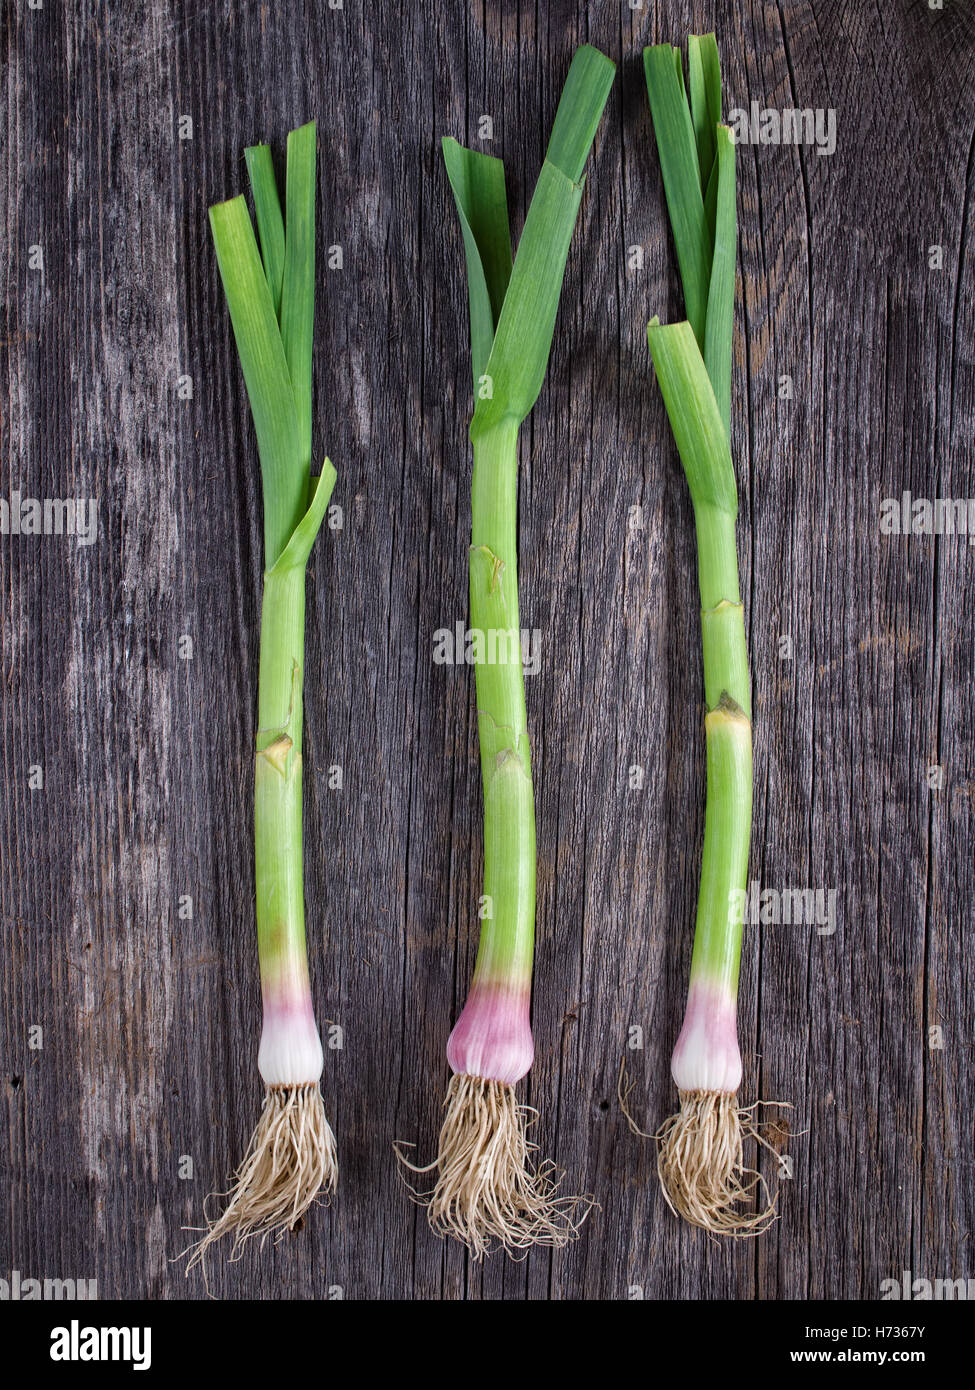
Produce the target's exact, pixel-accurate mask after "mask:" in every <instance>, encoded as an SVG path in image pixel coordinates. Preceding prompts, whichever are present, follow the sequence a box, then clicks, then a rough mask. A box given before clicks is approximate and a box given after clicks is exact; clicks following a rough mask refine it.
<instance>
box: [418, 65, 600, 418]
mask: <svg viewBox="0 0 975 1390" xmlns="http://www.w3.org/2000/svg"><path fill="white" fill-rule="evenodd" d="M614 72H615V67H614V65H613V64H612V63H611V62H610V60H609V59H608V58H606V57H605V56H604V55H603V54H602V53H599V52H598V51H597V50H596V49H594V48H590V47H589V46H588V45H584V46H583V47H582V48H580V49H579V50H578V52H577V53H576V54H575V56H574V57H573V59H572V63H571V65H570V67H569V74H568V77H567V78H566V83H565V87H564V89H563V92H562V97H561V99H560V101H559V106H558V110H557V112H556V115H555V122H554V124H553V127H552V136H551V139H550V141H549V146H548V155H547V157H546V159H545V162H544V164H543V165H542V171H541V173H540V174H539V176H538V182H537V184H536V185H535V192H534V194H533V196H532V201H531V205H530V207H529V209H528V216H527V217H526V219H525V227H524V231H523V232H522V235H521V242H520V243H519V246H518V254H517V256H516V257H515V261H514V265H513V266H512V264H511V261H510V238H509V235H508V219H507V210H506V207H505V203H504V175H503V170H502V169H501V167H500V164H499V161H497V160H493V159H488V158H487V157H486V156H484V155H478V154H477V153H476V152H475V151H472V150H465V149H464V148H463V147H462V146H460V145H458V144H457V142H456V141H454V140H445V141H444V142H443V151H444V161H445V163H446V165H447V175H448V177H449V179H450V184H451V188H452V189H453V193H454V199H455V201H456V204H457V211H458V213H459V215H460V220H461V230H462V232H463V236H464V250H465V253H466V257H467V280H468V295H469V298H470V305H471V358H472V362H473V367H474V390H475V399H476V405H475V410H474V418H473V421H472V422H471V437H472V438H473V437H474V436H475V435H476V434H481V433H483V432H484V431H486V430H489V429H491V428H492V427H493V426H494V425H496V424H498V423H499V421H501V420H503V419H513V420H515V421H517V422H518V423H520V422H521V421H522V420H523V419H524V418H525V416H526V415H527V414H528V412H529V411H530V410H531V408H532V406H533V405H534V404H535V401H536V400H537V399H538V393H539V391H540V390H541V389H542V382H543V381H544V379H545V368H546V366H547V364H548V355H549V352H550V350H551V346H552V334H553V332H554V330H555V316H556V313H557V311H558V304H559V295H560V293H561V290H562V280H563V277H564V275H565V262H566V258H567V256H568V253H569V243H570V241H571V239H572V230H573V228H574V226H575V221H576V216H577V214H578V211H579V205H580V203H581V201H582V174H583V170H584V168H585V164H586V159H587V158H588V155H589V150H590V148H591V146H592V142H593V139H594V138H595V134H596V130H597V128H598V125H599V119H600V116H601V114H602V111H603V108H604V106H605V104H606V98H607V97H608V95H609V90H610V87H611V86H612V81H613V74H614ZM489 329H490V335H491V336H490V338H489V336H488V333H489Z"/></svg>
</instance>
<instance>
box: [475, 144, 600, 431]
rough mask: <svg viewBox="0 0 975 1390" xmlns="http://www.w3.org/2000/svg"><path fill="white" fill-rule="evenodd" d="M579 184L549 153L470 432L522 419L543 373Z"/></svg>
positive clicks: (540, 177)
mask: <svg viewBox="0 0 975 1390" xmlns="http://www.w3.org/2000/svg"><path fill="white" fill-rule="evenodd" d="M581 201H582V188H581V187H580V185H579V184H578V183H574V182H573V181H572V180H571V179H569V178H567V177H566V175H565V174H563V172H562V171H561V169H557V168H556V167H555V165H554V164H549V163H548V161H546V162H545V163H544V164H543V165H542V171H541V173H540V174H539V176H538V182H537V184H536V185H535V193H534V196H533V197H532V201H531V206H530V207H529V209H528V216H527V217H526V219H525V228H524V231H523V232H522V234H521V241H520V243H519V245H518V254H517V255H516V257H515V263H514V266H513V268H512V271H511V280H510V282H509V284H508V293H507V294H506V295H505V300H504V307H503V308H502V310H501V317H500V319H499V320H498V328H497V332H496V333H495V335H494V344H493V346H492V348H491V355H490V357H489V358H488V361H487V366H486V368H485V371H484V376H485V377H486V378H487V380H486V381H485V382H484V384H483V385H482V386H481V387H479V389H478V393H477V404H476V407H475V410H474V419H473V421H472V422H471V437H472V438H473V437H474V436H475V435H476V434H478V433H481V432H483V431H485V430H488V429H490V428H492V426H494V425H496V424H497V423H498V422H499V421H500V420H502V419H505V418H509V419H513V420H515V421H517V422H518V423H519V424H520V423H521V421H522V420H524V418H525V416H526V415H527V414H528V412H529V411H530V410H531V408H532V406H533V405H534V404H535V401H536V400H537V399H538V393H539V391H541V389H542V382H543V381H544V379H545V369H546V366H547V365H548V355H549V352H550V350H551V347H552V335H553V333H554V331H555V316H556V313H557V312H558V307H559V296H560V294H561V292H562V280H563V277H564V275H565V263H566V259H567V257H568V254H569V243H570V242H571V240H572V231H573V228H574V227H575V222H576V216H577V214H578V212H579V204H580V203H581Z"/></svg>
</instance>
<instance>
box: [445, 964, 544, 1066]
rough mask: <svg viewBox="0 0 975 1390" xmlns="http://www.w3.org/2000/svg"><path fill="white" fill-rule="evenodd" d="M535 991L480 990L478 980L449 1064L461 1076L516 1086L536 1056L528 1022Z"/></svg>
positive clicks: (527, 988) (452, 1045)
mask: <svg viewBox="0 0 975 1390" xmlns="http://www.w3.org/2000/svg"><path fill="white" fill-rule="evenodd" d="M530 1002H531V986H530V985H525V986H524V987H523V988H518V987H517V986H515V987H509V986H507V985H481V984H478V983H477V982H476V981H475V983H474V985H473V987H472V989H471V992H470V994H469V995H468V997H467V1003H466V1004H465V1005H464V1009H463V1012H462V1013H461V1016H460V1018H459V1019H458V1020H457V1022H456V1023H455V1025H454V1031H453V1032H452V1033H451V1035H450V1037H449V1039H448V1040H447V1061H448V1062H449V1063H450V1067H451V1070H452V1071H453V1072H455V1073H456V1074H457V1075H460V1076H480V1077H483V1078H484V1079H485V1080H486V1081H503V1082H506V1083H507V1084H508V1085H509V1086H513V1085H514V1084H515V1082H516V1081H520V1080H521V1078H522V1077H523V1076H525V1075H526V1074H527V1073H528V1072H529V1071H530V1070H531V1064H532V1061H533V1060H534V1057H535V1044H534V1042H533V1041H532V1030H531V1025H530V1023H529V1021H528V1012H529V1005H530Z"/></svg>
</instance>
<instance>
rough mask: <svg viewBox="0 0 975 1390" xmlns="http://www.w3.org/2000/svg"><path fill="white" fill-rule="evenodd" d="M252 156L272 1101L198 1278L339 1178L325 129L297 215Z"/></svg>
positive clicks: (263, 884)
mask: <svg viewBox="0 0 975 1390" xmlns="http://www.w3.org/2000/svg"><path fill="white" fill-rule="evenodd" d="M246 159H247V168H248V173H249V177H250V182H251V189H252V192H253V195H254V204H255V210H256V214H257V225H258V230H259V233H260V238H261V253H262V254H259V252H258V247H257V240H256V238H255V235H254V229H253V226H252V224H251V219H250V215H249V213H248V211H247V204H246V202H245V200H244V198H243V197H237V198H232V199H231V200H230V201H229V202H226V203H219V204H217V205H216V206H215V207H212V208H211V209H210V226H211V229H212V232H213V241H214V246H215V248H216V254H217V264H218V266H219V268H220V276H221V279H222V281H223V287H224V291H225V294H226V298H227V305H228V308H229V310H230V320H231V323H232V325H233V331H234V337H235V339H236V343H237V351H238V355H239V357H240V365H241V369H242V371H243V376H244V382H245V385H246V387H247V394H248V398H249V400H250V406H251V413H252V415H253V418H254V426H255V430H256V434H257V448H258V453H259V456H260V463H261V479H262V485H263V493H264V563H265V569H264V592H263V599H262V605H261V636H260V666H259V674H258V695H257V716H258V731H257V749H256V762H255V772H254V844H255V887H256V900H257V901H256V907H257V947H258V957H259V961H260V974H261V993H262V998H263V1007H264V1024H263V1029H262V1032H261V1041H260V1048H259V1051H258V1058H257V1065H258V1070H259V1071H260V1073H261V1076H262V1078H263V1080H264V1085H265V1096H264V1105H263V1109H262V1112H261V1117H260V1120H259V1121H258V1124H257V1127H256V1129H255V1130H254V1133H253V1136H252V1138H251V1142H250V1146H249V1148H248V1150H247V1154H246V1156H245V1158H244V1161H243V1163H242V1164H241V1166H240V1168H239V1169H238V1170H237V1172H236V1174H235V1176H234V1180H233V1185H232V1187H231V1190H230V1192H229V1193H227V1194H225V1195H226V1196H227V1197H228V1199H229V1200H228V1201H227V1204H226V1206H225V1208H224V1210H223V1212H222V1213H221V1214H220V1215H219V1217H217V1218H216V1219H215V1220H212V1221H209V1222H208V1229H207V1233H206V1235H205V1236H204V1238H203V1240H202V1241H200V1243H199V1244H198V1245H197V1246H196V1248H195V1250H194V1253H193V1257H192V1259H191V1260H190V1263H189V1265H188V1269H189V1268H191V1267H192V1266H193V1264H195V1263H197V1262H199V1261H201V1260H202V1259H203V1256H204V1254H205V1253H206V1251H207V1249H208V1247H209V1246H210V1245H211V1244H212V1243H213V1242H214V1241H216V1240H218V1239H219V1238H220V1237H221V1236H223V1235H225V1234H231V1235H233V1237H234V1253H237V1252H238V1250H239V1247H240V1245H241V1243H242V1242H243V1241H244V1240H246V1239H247V1238H248V1237H250V1236H255V1235H256V1236H260V1237H261V1239H262V1243H263V1240H264V1239H266V1238H267V1237H268V1236H269V1235H272V1234H283V1233H284V1231H285V1230H287V1229H294V1227H295V1225H296V1224H297V1223H298V1221H300V1219H301V1217H302V1216H303V1215H304V1213H305V1212H306V1211H307V1210H308V1208H309V1207H310V1206H311V1205H312V1203H313V1202H314V1201H315V1200H316V1198H317V1197H318V1196H319V1195H320V1194H321V1195H322V1196H327V1194H328V1193H330V1192H331V1191H332V1190H333V1189H334V1187H335V1182H336V1176H337V1168H336V1156H335V1140H334V1137H333V1135H332V1130H331V1128H330V1126H329V1123H328V1121H327V1119H326V1118H325V1110H324V1106H323V1102H322V1095H321V1090H320V1086H319V1082H320V1079H321V1075H322V1070H323V1063H324V1058H323V1052H322V1044H321V1038H320V1036H319V1032H318V1027H317V1025H316V1022H315V1013H314V1008H313V1004H312V998H311V988H310V984H309V978H308V954H307V948H306V944H305V912H304V889H303V879H302V836H301V826H302V814H301V774H302V760H301V732H302V684H303V676H304V659H305V569H306V566H307V563H308V557H309V555H310V553H311V548H312V545H313V544H314V541H315V537H316V535H317V534H318V530H319V528H320V526H321V524H322V521H323V520H324V517H325V512H326V508H327V506H328V502H329V498H330V497H331V494H332V488H333V486H334V484H335V470H334V468H333V467H332V465H331V463H330V462H329V460H328V459H325V461H324V463H323V464H322V468H321V471H320V473H319V474H318V475H317V476H314V477H313V476H312V473H311V458H312V452H311V415H312V332H313V320H314V305H315V163H316V135H315V124H314V122H310V123H309V124H308V125H305V126H302V127H301V128H300V129H298V130H294V131H292V132H291V134H290V135H289V136H288V149H287V170H286V174H287V182H286V190H285V209H284V214H282V210H281V205H280V202H279V199H278V192H277V185H276V182H275V177H274V169H273V165H272V162H271V153H270V150H269V148H268V147H267V146H266V145H257V146H254V147H253V148H251V149H248V150H247V152H246ZM262 255H263V260H262Z"/></svg>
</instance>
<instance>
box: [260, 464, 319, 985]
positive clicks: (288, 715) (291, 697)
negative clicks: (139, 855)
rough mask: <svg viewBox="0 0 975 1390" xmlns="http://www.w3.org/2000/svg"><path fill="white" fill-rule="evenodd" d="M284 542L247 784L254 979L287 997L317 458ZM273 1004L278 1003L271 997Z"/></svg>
mask: <svg viewBox="0 0 975 1390" xmlns="http://www.w3.org/2000/svg"><path fill="white" fill-rule="evenodd" d="M316 482H317V486H316V488H315V491H314V493H313V496H312V502H311V505H310V507H309V509H308V512H307V513H306V515H305V518H304V520H303V521H302V523H301V525H300V526H299V527H298V529H297V530H296V532H295V534H294V536H293V537H292V540H291V543H290V544H289V546H288V548H287V549H286V550H285V552H284V554H283V555H282V556H281V558H280V559H279V560H278V562H277V564H276V565H275V566H274V568H273V569H272V570H270V571H268V573H267V574H265V576H264V597H263V601H262V605H261V656H260V674H259V685H258V726H259V727H258V732H257V763H256V770H255V787H254V845H255V881H256V890H257V940H258V953H259V957H260V963H261V982H262V984H263V986H264V988H265V990H266V991H268V990H272V991H273V992H274V994H275V995H278V994H279V993H280V994H282V995H284V996H285V997H286V998H288V999H291V1000H300V999H303V998H304V997H305V996H306V994H307V992H308V957H307V948H306V944H305V900H304V887H303V864H302V837H301V772H302V758H301V736H302V685H303V679H304V661H305V568H306V565H307V561H308V555H309V553H310V551H311V546H312V543H313V542H314V539H315V536H316V535H317V533H318V528H319V526H320V525H321V522H322V519H323V517H324V515H325V510H326V508H327V506H328V500H329V498H330V497H331V494H332V488H333V487H334V485H335V470H334V469H333V468H332V465H331V463H330V462H329V461H328V459H326V460H325V463H324V465H323V469H322V476H321V478H320V479H318V480H316ZM279 1002H280V1001H279Z"/></svg>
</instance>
